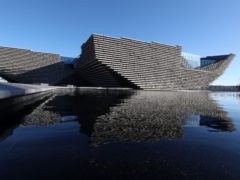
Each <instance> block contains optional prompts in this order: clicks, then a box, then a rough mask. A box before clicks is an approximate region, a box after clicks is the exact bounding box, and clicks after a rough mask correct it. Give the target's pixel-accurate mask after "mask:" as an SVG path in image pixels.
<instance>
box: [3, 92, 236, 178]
mask: <svg viewBox="0 0 240 180" xmlns="http://www.w3.org/2000/svg"><path fill="white" fill-rule="evenodd" d="M1 113H3V112H1ZM239 115H240V94H239V93H207V92H155V91H150V92H148V91H95V92H94V91H92V92H78V91H75V90H71V89H69V90H64V91H63V90H62V91H59V92H57V93H55V94H53V95H52V96H51V97H50V98H48V99H45V100H42V101H41V102H38V103H37V104H34V105H33V106H31V107H28V109H27V110H25V111H21V112H19V113H18V114H17V116H16V115H9V116H7V117H5V119H4V123H1V128H0V179H1V180H2V179H96V178H99V179H161V178H162V179H239V177H240V166H239V163H240V131H239V127H240V116H239ZM5 122H8V123H5ZM10 122H11V123H10Z"/></svg>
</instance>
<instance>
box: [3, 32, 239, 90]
mask: <svg viewBox="0 0 240 180" xmlns="http://www.w3.org/2000/svg"><path fill="white" fill-rule="evenodd" d="M234 56H235V55H234V54H227V55H217V56H215V55H214V56H207V57H200V56H198V55H193V54H189V53H184V52H182V47H181V46H170V45H165V44H160V43H156V42H143V41H138V40H133V39H128V38H113V37H108V36H103V35H97V34H93V35H91V36H90V38H89V39H88V40H87V41H86V42H85V43H84V44H83V45H82V52H81V55H80V57H79V58H69V57H62V56H60V55H59V54H51V53H42V52H33V51H31V50H27V49H18V48H9V47H2V46H0V77H2V78H4V79H6V80H8V81H9V82H17V83H29V84H37V83H47V84H50V85H66V84H73V85H77V86H93V87H131V88H136V89H146V90H178V89H179V90H180V89H204V88H206V87H207V86H208V85H209V84H210V83H211V82H212V81H214V80H215V79H216V78H217V77H219V76H220V75H221V74H223V72H224V70H225V69H226V68H227V67H228V65H229V64H230V62H231V61H232V60H233V58H234Z"/></svg>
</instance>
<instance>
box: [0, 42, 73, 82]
mask: <svg viewBox="0 0 240 180" xmlns="http://www.w3.org/2000/svg"><path fill="white" fill-rule="evenodd" d="M72 73H73V70H72V69H71V68H70V67H69V66H68V65H65V64H64V63H63V62H62V61H61V58H60V55H59V54H51V53H43V52H34V51H31V50H28V49H19V48H11V47H2V46H0V76H2V77H3V78H4V79H6V80H8V81H9V82H17V83H28V84H29V83H30V84H32V83H48V84H51V85H56V84H59V83H60V82H61V81H62V80H64V79H65V78H66V77H68V76H70V75H71V74H72Z"/></svg>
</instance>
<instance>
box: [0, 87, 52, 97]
mask: <svg viewBox="0 0 240 180" xmlns="http://www.w3.org/2000/svg"><path fill="white" fill-rule="evenodd" d="M54 89H56V87H53V86H46V85H29V84H18V83H0V100H1V99H5V98H11V97H15V96H22V95H29V94H33V93H39V92H44V91H49V90H54Z"/></svg>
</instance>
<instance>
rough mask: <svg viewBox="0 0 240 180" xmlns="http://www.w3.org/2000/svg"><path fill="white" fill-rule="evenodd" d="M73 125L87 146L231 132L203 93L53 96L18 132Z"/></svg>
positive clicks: (67, 93)
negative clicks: (188, 131)
mask: <svg viewBox="0 0 240 180" xmlns="http://www.w3.org/2000/svg"><path fill="white" fill-rule="evenodd" d="M76 120H77V121H79V123H80V132H81V133H84V134H86V135H88V136H89V142H90V144H91V145H93V146H94V145H98V144H101V143H104V142H107V141H112V140H120V141H126V142H127V141H156V140H160V139H161V138H182V137H183V133H184V132H183V127H185V126H206V127H208V128H209V131H234V130H235V127H234V124H233V123H232V121H231V119H230V118H229V117H228V116H227V113H226V112H225V111H224V110H223V109H222V108H221V107H219V106H218V104H217V103H216V101H215V100H214V99H213V98H211V97H210V96H209V94H208V93H207V92H156V91H125V90H121V91H93V92H89V91H88V92H87V91H85V92H84V91H81V92H80V91H77V90H74V89H72V90H71V89H69V90H67V89H66V90H59V92H57V93H56V94H55V95H54V96H52V97H51V98H50V99H48V100H46V101H44V102H42V103H41V104H40V105H38V106H37V107H36V108H34V109H33V111H32V112H31V113H29V114H28V115H26V116H24V122H23V123H22V124H21V125H20V126H27V125H53V124H57V123H64V122H66V121H76Z"/></svg>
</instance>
